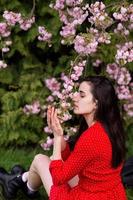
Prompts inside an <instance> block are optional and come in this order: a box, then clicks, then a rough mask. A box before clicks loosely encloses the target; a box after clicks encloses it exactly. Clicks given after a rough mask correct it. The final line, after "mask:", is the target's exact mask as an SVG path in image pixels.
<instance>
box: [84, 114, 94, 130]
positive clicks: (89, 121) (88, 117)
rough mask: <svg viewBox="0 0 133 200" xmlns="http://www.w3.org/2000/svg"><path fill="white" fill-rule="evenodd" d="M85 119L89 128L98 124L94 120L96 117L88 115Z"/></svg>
mask: <svg viewBox="0 0 133 200" xmlns="http://www.w3.org/2000/svg"><path fill="white" fill-rule="evenodd" d="M84 118H85V120H86V123H87V125H88V127H90V126H92V125H93V124H94V123H95V122H96V120H94V115H90V114H86V115H84Z"/></svg>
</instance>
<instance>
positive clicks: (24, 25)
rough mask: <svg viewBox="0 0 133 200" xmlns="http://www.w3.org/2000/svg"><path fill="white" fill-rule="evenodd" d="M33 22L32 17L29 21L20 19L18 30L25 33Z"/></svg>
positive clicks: (33, 18)
mask: <svg viewBox="0 0 133 200" xmlns="http://www.w3.org/2000/svg"><path fill="white" fill-rule="evenodd" d="M34 22H35V17H34V16H33V17H32V18H30V19H21V20H20V21H19V24H20V28H21V29H22V30H24V31H27V30H28V29H29V28H31V26H32V24H33V23H34Z"/></svg>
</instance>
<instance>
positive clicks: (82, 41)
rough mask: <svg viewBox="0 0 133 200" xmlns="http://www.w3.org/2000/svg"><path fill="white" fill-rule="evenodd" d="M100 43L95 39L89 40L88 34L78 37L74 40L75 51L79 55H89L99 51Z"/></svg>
mask: <svg viewBox="0 0 133 200" xmlns="http://www.w3.org/2000/svg"><path fill="white" fill-rule="evenodd" d="M97 46H98V42H97V41H96V39H95V37H93V36H91V38H88V34H86V35H85V34H84V36H80V35H77V36H76V38H75V40H74V49H75V51H76V52H77V53H78V54H81V55H88V54H92V53H95V52H96V51H97Z"/></svg>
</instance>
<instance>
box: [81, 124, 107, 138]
mask: <svg viewBox="0 0 133 200" xmlns="http://www.w3.org/2000/svg"><path fill="white" fill-rule="evenodd" d="M101 137H102V138H103V137H105V138H106V137H107V138H108V136H107V133H106V131H105V129H104V127H103V125H102V123H101V122H99V121H97V122H95V124H93V125H92V126H91V127H88V129H86V130H85V131H84V132H83V134H82V135H81V138H82V139H83V138H84V139H86V140H87V139H93V140H98V139H99V138H101Z"/></svg>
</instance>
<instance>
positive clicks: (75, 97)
mask: <svg viewBox="0 0 133 200" xmlns="http://www.w3.org/2000/svg"><path fill="white" fill-rule="evenodd" d="M78 97H79V93H78V92H75V93H73V98H72V100H73V101H77V100H78Z"/></svg>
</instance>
